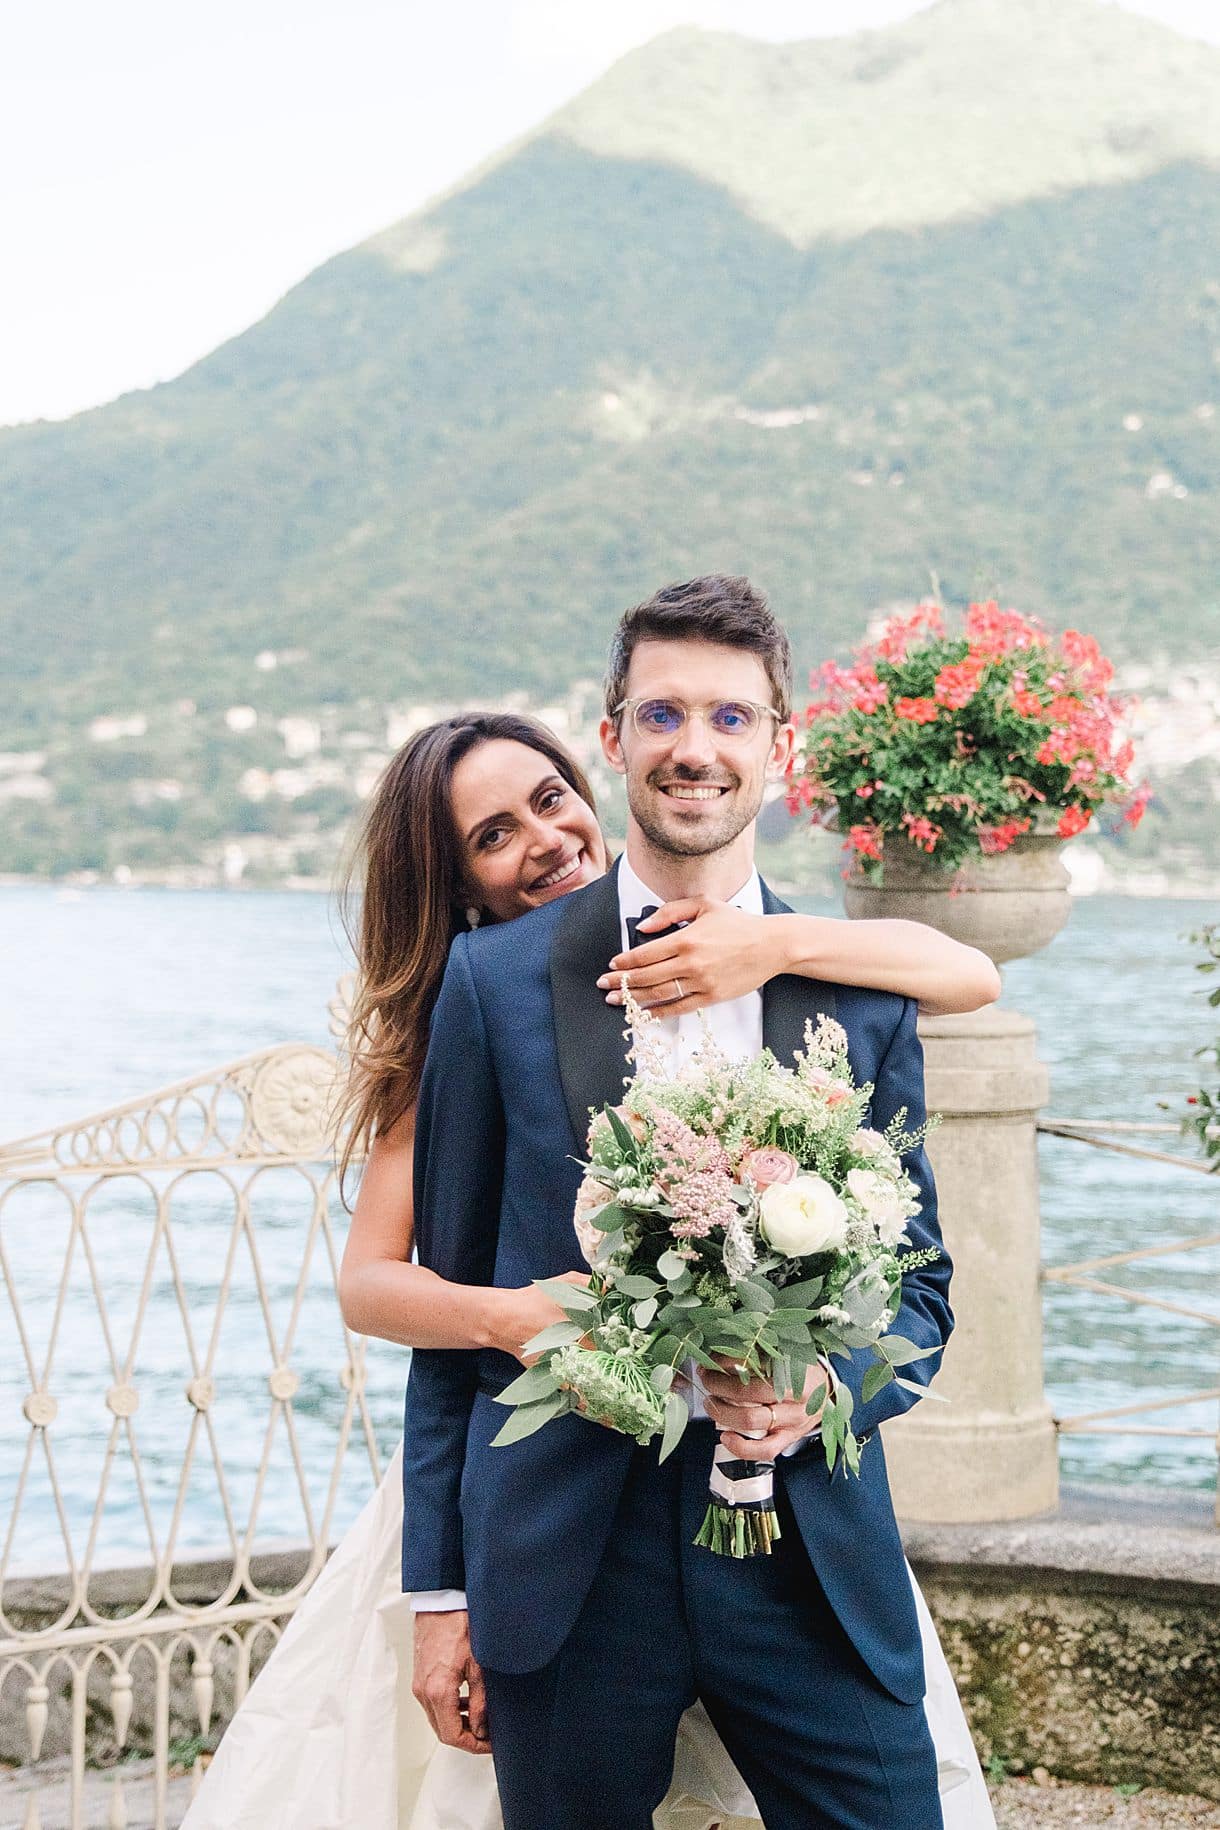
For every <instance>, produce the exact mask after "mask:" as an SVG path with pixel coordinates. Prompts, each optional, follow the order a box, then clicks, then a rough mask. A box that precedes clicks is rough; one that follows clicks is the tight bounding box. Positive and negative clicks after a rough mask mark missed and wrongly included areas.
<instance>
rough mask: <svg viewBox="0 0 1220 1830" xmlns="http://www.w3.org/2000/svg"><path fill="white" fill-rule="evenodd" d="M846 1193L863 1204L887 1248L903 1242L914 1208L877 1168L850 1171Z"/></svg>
mask: <svg viewBox="0 0 1220 1830" xmlns="http://www.w3.org/2000/svg"><path fill="white" fill-rule="evenodd" d="M847 1192H848V1193H849V1194H850V1195H851V1197H852V1199H853V1200H854V1201H858V1202H859V1203H860V1206H861V1207H862V1208H863V1209H864V1212H865V1213H866V1214H867V1215H868V1218H869V1219H870V1220H871V1221H872V1223H873V1225H874V1226H875V1227H876V1229H877V1234H878V1237H879V1238H880V1239H882V1240H883V1241H884V1242H885V1244H886V1245H895V1244H896V1243H897V1241H898V1240H899V1239H901V1237H902V1235H903V1233H904V1232H905V1231H906V1221H907V1215H908V1214H909V1213H910V1211H911V1208H910V1203H909V1202H908V1201H907V1199H906V1198H905V1196H904V1195H903V1194H902V1192H901V1191H900V1190H899V1189H897V1188H895V1187H894V1184H893V1183H892V1182H891V1181H889V1180H888V1179H887V1178H886V1177H885V1176H882V1175H878V1174H877V1172H876V1170H875V1169H849V1170H848V1172H847Z"/></svg>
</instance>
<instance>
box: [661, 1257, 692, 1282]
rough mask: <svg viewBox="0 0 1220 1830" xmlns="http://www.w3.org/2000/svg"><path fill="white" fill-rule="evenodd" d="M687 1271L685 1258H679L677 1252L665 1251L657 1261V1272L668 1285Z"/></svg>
mask: <svg viewBox="0 0 1220 1830" xmlns="http://www.w3.org/2000/svg"><path fill="white" fill-rule="evenodd" d="M687 1269H688V1267H687V1263H686V1260H685V1258H679V1257H678V1254H677V1253H676V1252H675V1251H672V1250H667V1251H664V1252H662V1253H661V1256H660V1257H659V1258H658V1259H657V1270H658V1271H659V1272H660V1274H661V1276H662V1277H663V1278H664V1279H665V1281H666V1283H669V1282H670V1280H671V1279H672V1278H676V1277H681V1276H682V1275H683V1273H684V1272H686V1271H687Z"/></svg>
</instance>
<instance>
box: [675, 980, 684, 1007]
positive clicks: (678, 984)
mask: <svg viewBox="0 0 1220 1830" xmlns="http://www.w3.org/2000/svg"><path fill="white" fill-rule="evenodd" d="M674 990H675V991H676V992H677V994H678V997H679V998H684V997H685V996H686V993H685V992H684V991H683V989H682V980H681V979H675V980H674ZM674 1002H675V1003H676V1002H677V998H675V1000H674Z"/></svg>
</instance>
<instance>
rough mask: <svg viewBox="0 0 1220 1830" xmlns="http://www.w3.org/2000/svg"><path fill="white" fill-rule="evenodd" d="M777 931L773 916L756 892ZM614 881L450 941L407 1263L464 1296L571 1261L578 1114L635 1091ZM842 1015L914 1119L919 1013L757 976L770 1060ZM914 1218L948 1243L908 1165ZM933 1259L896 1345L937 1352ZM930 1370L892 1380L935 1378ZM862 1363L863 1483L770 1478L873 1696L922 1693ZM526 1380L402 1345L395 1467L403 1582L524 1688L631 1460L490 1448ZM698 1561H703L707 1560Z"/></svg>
mask: <svg viewBox="0 0 1220 1830" xmlns="http://www.w3.org/2000/svg"><path fill="white" fill-rule="evenodd" d="M763 897H764V908H765V910H766V912H767V913H768V914H777V913H785V912H787V911H786V907H785V904H783V903H782V902H780V901H779V900H778V899H777V898H776V897H775V896H773V895H772V894H771V892H770V891H769V890H768V889H767V888H766V886H765V885H764V888H763ZM619 947H620V928H619V910H618V894H617V873H616V872H611V873H610V874H609V875H607V876H606V877H604V878H602V879H600V880H599V881H598V882H597V883H595V884H591V885H589V886H588V887H587V888H586V889H583V890H578V891H575V892H574V893H573V894H571V895H568V896H563V897H560V898H559V899H558V900H557V901H555V902H553V903H550V904H548V905H547V906H546V907H545V908H543V909H539V910H536V911H534V912H533V913H531V914H529V915H526V916H523V917H521V918H520V919H518V920H516V921H512V922H509V923H505V924H503V925H501V926H497V927H492V928H485V929H480V930H478V931H477V932H475V933H472V934H461V935H459V936H458V938H457V939H456V940H455V942H454V944H453V948H452V951H451V953H450V957H449V963H448V967H447V970H446V973H445V977H444V982H443V984H442V987H441V992H440V997H439V999H438V1002H437V1006H436V1012H435V1015H434V1018H433V1023H432V1032H431V1040H430V1043H429V1048H428V1055H427V1060H426V1062H425V1066H424V1073H423V1081H422V1084H421V1088H420V1096H419V1106H418V1112H417V1117H416V1146H415V1225H416V1238H417V1241H418V1251H419V1260H420V1263H421V1264H424V1265H427V1266H428V1267H429V1268H430V1269H432V1270H434V1271H436V1272H438V1273H439V1275H440V1276H442V1277H446V1278H449V1279H451V1280H453V1281H455V1282H458V1283H467V1284H495V1285H500V1286H505V1287H512V1286H520V1285H522V1284H525V1283H528V1282H529V1281H530V1279H531V1278H536V1277H553V1276H556V1275H558V1274H559V1273H560V1272H562V1271H571V1270H582V1269H584V1265H583V1263H582V1260H581V1256H580V1251H579V1248H578V1246H577V1242H576V1235H575V1232H574V1231H573V1226H572V1210H573V1206H574V1202H575V1198H576V1190H577V1187H578V1186H579V1183H580V1179H581V1170H580V1167H579V1164H578V1162H577V1160H576V1159H577V1158H584V1156H585V1154H586V1152H585V1136H586V1132H587V1129H588V1122H589V1109H590V1107H595V1108H600V1107H601V1106H602V1105H603V1104H605V1103H607V1102H610V1101H616V1100H617V1099H619V1098H620V1097H621V1094H622V1090H623V1084H624V1080H625V1079H626V1077H627V1074H628V1064H627V1062H626V1059H625V1051H626V1043H625V1042H624V1039H623V1017H622V1013H621V1011H618V1010H616V1009H614V1008H613V1007H611V1006H609V1005H607V1004H606V1002H605V1000H604V996H603V994H602V993H601V992H600V991H599V990H598V989H597V984H596V980H597V978H598V976H599V974H601V973H602V972H604V971H605V968H606V962H607V961H608V960H609V959H610V958H611V957H612V956H613V955H614V954H615V953H617V952H618V951H619ZM820 1011H821V1012H825V1013H826V1014H827V1015H828V1016H836V1017H837V1018H838V1021H839V1022H840V1023H842V1025H843V1027H844V1029H845V1030H846V1032H847V1038H848V1051H849V1055H850V1059H851V1065H852V1069H853V1071H854V1073H855V1076H856V1080H857V1082H863V1081H871V1082H872V1083H873V1087H874V1091H873V1095H872V1102H871V1123H872V1124H873V1125H874V1126H875V1127H876V1128H878V1129H884V1128H885V1126H886V1125H887V1124H888V1123H889V1121H890V1119H891V1118H893V1116H894V1114H895V1113H896V1112H897V1111H898V1109H899V1108H900V1107H904V1106H905V1107H906V1109H907V1111H908V1114H909V1122H910V1123H911V1124H912V1125H917V1124H919V1123H920V1122H921V1121H922V1119H923V1117H924V1093H923V1058H922V1052H921V1049H920V1044H919V1041H918V1038H917V1036H916V1032H915V1005H914V1003H913V1002H912V1000H910V999H903V998H901V997H897V996H895V995H893V994H892V993H889V992H875V991H862V990H858V989H855V988H850V987H849V988H845V987H834V988H832V987H831V986H829V985H823V984H819V983H816V982H814V981H812V980H809V979H802V978H796V977H782V978H776V979H772V980H771V981H770V982H769V983H768V984H767V985H766V986H765V988H764V991H763V1035H764V1040H765V1042H766V1045H767V1046H768V1047H769V1048H771V1049H772V1050H773V1051H774V1053H775V1054H776V1055H777V1056H778V1057H779V1059H780V1060H781V1061H786V1062H791V1060H792V1056H793V1052H794V1051H795V1050H796V1049H797V1048H799V1047H801V1046H802V1044H803V1038H804V1027H805V1020H806V1018H807V1017H812V1018H814V1019H815V1020H816V1017H817V1014H818V1012H820ZM907 1166H908V1168H909V1170H910V1172H911V1174H912V1175H913V1177H914V1179H915V1181H916V1182H917V1184H918V1187H919V1192H920V1195H921V1199H922V1209H921V1212H920V1213H919V1215H918V1216H917V1217H916V1218H915V1219H913V1220H912V1221H911V1222H910V1224H909V1227H908V1235H909V1237H910V1240H911V1243H912V1244H913V1245H917V1246H925V1245H929V1244H935V1245H938V1246H939V1245H940V1244H941V1237H940V1230H939V1227H938V1225H937V1218H936V1195H935V1189H934V1186H933V1182H932V1176H931V1173H930V1170H929V1168H928V1163H927V1158H926V1156H925V1155H924V1152H923V1150H922V1149H920V1150H919V1151H917V1152H915V1153H914V1155H913V1156H912V1157H910V1158H908V1159H907ZM950 1271H951V1266H950V1263H949V1260H948V1258H947V1257H944V1256H942V1257H941V1258H940V1260H939V1261H938V1262H937V1263H936V1264H933V1265H931V1266H929V1267H928V1268H927V1269H925V1270H921V1271H915V1272H912V1273H911V1274H910V1275H909V1276H908V1277H907V1278H906V1279H904V1292H903V1302H902V1308H901V1311H900V1312H899V1315H898V1319H897V1321H896V1323H895V1327H896V1328H897V1330H898V1331H899V1332H900V1333H902V1334H904V1335H906V1336H908V1337H909V1338H910V1339H911V1340H913V1341H914V1342H915V1343H916V1344H917V1345H919V1346H921V1347H924V1346H941V1347H943V1345H944V1342H945V1341H946V1340H947V1339H948V1336H949V1332H950V1330H951V1328H952V1326H953V1318H952V1313H951V1311H950V1308H949V1302H948V1286H949V1277H950ZM938 1363H939V1354H936V1355H932V1356H930V1357H929V1358H928V1359H925V1360H919V1361H916V1362H915V1363H914V1364H913V1365H912V1366H910V1367H908V1368H906V1369H904V1376H909V1377H910V1378H911V1379H912V1380H914V1381H915V1382H917V1383H918V1382H926V1381H927V1380H929V1379H930V1378H931V1376H932V1373H933V1372H934V1370H935V1368H936V1366H937V1364H938ZM871 1364H872V1356H871V1354H868V1353H857V1354H854V1355H853V1356H852V1359H851V1361H850V1362H847V1363H845V1362H844V1361H842V1360H836V1361H835V1366H836V1370H838V1371H839V1373H840V1376H841V1377H842V1378H844V1379H845V1380H846V1382H847V1383H848V1384H849V1385H850V1386H851V1387H852V1390H853V1396H854V1397H855V1400H856V1409H855V1414H854V1418H853V1426H854V1428H855V1429H856V1431H857V1434H859V1435H863V1434H865V1433H868V1434H869V1435H870V1437H871V1440H870V1441H869V1442H868V1444H867V1445H866V1447H865V1449H864V1451H863V1455H862V1459H861V1471H860V1475H859V1477H858V1478H856V1477H855V1476H848V1475H846V1474H845V1473H843V1472H842V1470H841V1469H840V1470H839V1471H837V1472H836V1473H835V1475H834V1476H833V1477H832V1476H831V1475H830V1474H828V1472H827V1469H826V1464H825V1459H824V1457H823V1456H822V1453H821V1450H820V1448H819V1447H818V1446H817V1445H816V1444H814V1445H810V1447H809V1448H808V1449H805V1450H802V1451H800V1452H798V1453H797V1454H796V1455H794V1456H792V1457H790V1458H789V1459H787V1460H785V1461H782V1462H780V1463H779V1464H778V1468H777V1479H781V1480H783V1481H784V1483H785V1485H786V1488H787V1492H788V1495H789V1498H790V1500H791V1504H792V1508H793V1512H794V1514H795V1516H796V1520H797V1524H798V1526H799V1528H800V1532H801V1536H802V1539H803V1541H804V1544H805V1547H806V1550H807V1552H808V1555H809V1558H810V1561H811V1562H812V1564H813V1567H814V1569H815V1571H816V1572H817V1576H818V1578H819V1580H820V1582H821V1584H822V1587H823V1589H824V1590H825V1593H826V1596H827V1598H828V1600H829V1601H830V1604H831V1606H832V1607H833V1609H834V1611H835V1613H836V1614H837V1616H838V1618H839V1620H840V1622H841V1623H842V1625H843V1627H844V1629H845V1630H846V1632H847V1634H848V1637H849V1638H850V1639H851V1640H852V1642H853V1643H854V1645H855V1647H856V1649H857V1651H858V1652H859V1654H860V1656H861V1658H862V1659H863V1660H864V1662H865V1663H866V1664H867V1665H868V1667H869V1668H870V1669H871V1671H872V1672H873V1673H874V1675H875V1676H876V1677H877V1678H878V1679H879V1680H880V1682H881V1683H882V1684H883V1685H884V1686H885V1687H886V1688H887V1689H888V1690H889V1691H890V1692H891V1693H892V1694H893V1695H894V1696H896V1697H898V1698H900V1699H901V1700H903V1701H906V1702H913V1701H916V1700H917V1699H918V1698H919V1697H921V1696H922V1695H923V1688H924V1675H923V1661H922V1655H921V1652H920V1640H919V1626H918V1620H917V1617H916V1614H915V1606H914V1600H913V1597H912V1594H911V1586H910V1582H909V1579H908V1577H907V1574H906V1569H905V1565H904V1559H903V1551H902V1545H901V1541H900V1539H899V1535H898V1528H897V1524H896V1522H895V1519H894V1512H893V1506H892V1503H891V1500H890V1494H889V1485H888V1481H887V1477H886V1469H885V1456H884V1452H883V1449H882V1445H881V1442H880V1440H879V1439H878V1438H877V1436H876V1430H877V1426H878V1425H879V1424H880V1423H881V1422H883V1421H884V1420H885V1418H887V1417H891V1416H894V1415H895V1414H897V1413H898V1412H900V1411H904V1410H906V1409H907V1408H908V1407H909V1406H910V1405H911V1404H912V1403H914V1401H915V1400H914V1396H913V1394H911V1393H910V1392H907V1391H904V1390H903V1389H902V1387H901V1386H898V1385H896V1384H892V1383H891V1384H890V1385H888V1386H887V1387H886V1388H885V1389H884V1391H882V1392H881V1393H880V1394H879V1395H878V1396H876V1397H875V1398H873V1399H872V1400H871V1401H870V1402H869V1403H868V1404H863V1403H861V1402H860V1387H861V1383H862V1380H863V1377H864V1373H865V1371H866V1370H867V1367H868V1366H869V1365H871ZM519 1371H520V1367H519V1365H518V1364H517V1362H516V1361H515V1360H514V1359H513V1358H512V1357H511V1356H509V1355H507V1354H502V1353H499V1352H496V1351H495V1350H487V1351H485V1352H482V1353H475V1352H467V1351H462V1352H453V1351H440V1350H435V1349H428V1350H424V1349H417V1350H416V1352H415V1354H414V1355H413V1358H412V1363H411V1374H410V1381H409V1384H408V1389H407V1400H406V1418H405V1431H404V1454H403V1502H404V1504H403V1587H404V1589H407V1590H416V1589H447V1588H457V1589H461V1588H464V1589H465V1590H466V1592H467V1596H468V1599H469V1607H470V1625H471V1639H472V1645H473V1650H474V1655H475V1657H476V1658H477V1659H478V1660H479V1661H480V1663H482V1664H485V1665H489V1666H491V1667H492V1668H493V1669H497V1670H502V1671H506V1672H527V1671H534V1670H537V1669H539V1668H540V1667H541V1666H542V1665H544V1664H546V1663H547V1661H548V1660H549V1659H551V1658H552V1657H553V1656H554V1655H555V1653H556V1652H557V1651H558V1650H559V1648H560V1646H561V1645H562V1643H563V1641H564V1639H565V1638H566V1637H567V1635H568V1633H569V1632H570V1631H571V1629H572V1627H573V1625H574V1624H575V1620H576V1616H577V1614H578V1613H579V1610H580V1607H581V1604H582V1602H583V1601H584V1598H585V1596H586V1595H587V1593H588V1591H589V1588H590V1586H591V1584H592V1581H593V1577H594V1574H595V1572H596V1570H597V1566H598V1562H599V1560H600V1558H601V1555H602V1551H603V1548H604V1546H605V1543H606V1540H607V1536H608V1533H609V1530H610V1525H611V1521H612V1519H613V1517H614V1512H615V1507H616V1505H617V1503H618V1499H619V1496H620V1494H621V1492H622V1487H623V1482H624V1481H625V1479H626V1478H627V1473H628V1467H629V1464H630V1461H631V1457H632V1453H633V1451H634V1447H635V1445H634V1444H633V1443H632V1442H631V1440H630V1439H629V1438H628V1437H625V1436H619V1435H617V1434H615V1433H613V1432H612V1431H609V1430H606V1429H602V1428H599V1427H596V1426H594V1425H591V1424H590V1423H588V1422H586V1421H585V1420H584V1419H583V1418H581V1417H578V1416H566V1417H561V1418H558V1419H555V1420H553V1421H552V1422H550V1423H548V1424H547V1425H546V1427H545V1428H544V1429H542V1430H540V1431H539V1432H537V1433H536V1434H535V1435H533V1436H529V1437H526V1438H525V1439H524V1440H523V1441H521V1442H517V1443H514V1444H512V1445H511V1446H509V1447H505V1448H492V1447H491V1446H490V1442H491V1438H492V1437H493V1436H494V1435H495V1434H496V1433H497V1431H498V1430H499V1428H500V1426H501V1424H502V1423H503V1422H504V1419H505V1414H506V1413H505V1410H504V1407H503V1406H502V1405H498V1404H496V1403H495V1402H494V1394H495V1392H497V1391H499V1390H501V1389H502V1388H503V1386H504V1385H506V1384H507V1383H508V1382H509V1380H510V1379H512V1378H514V1377H515V1376H516V1375H517V1373H518V1372H519ZM708 1555H711V1553H710V1552H709V1553H708Z"/></svg>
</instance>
